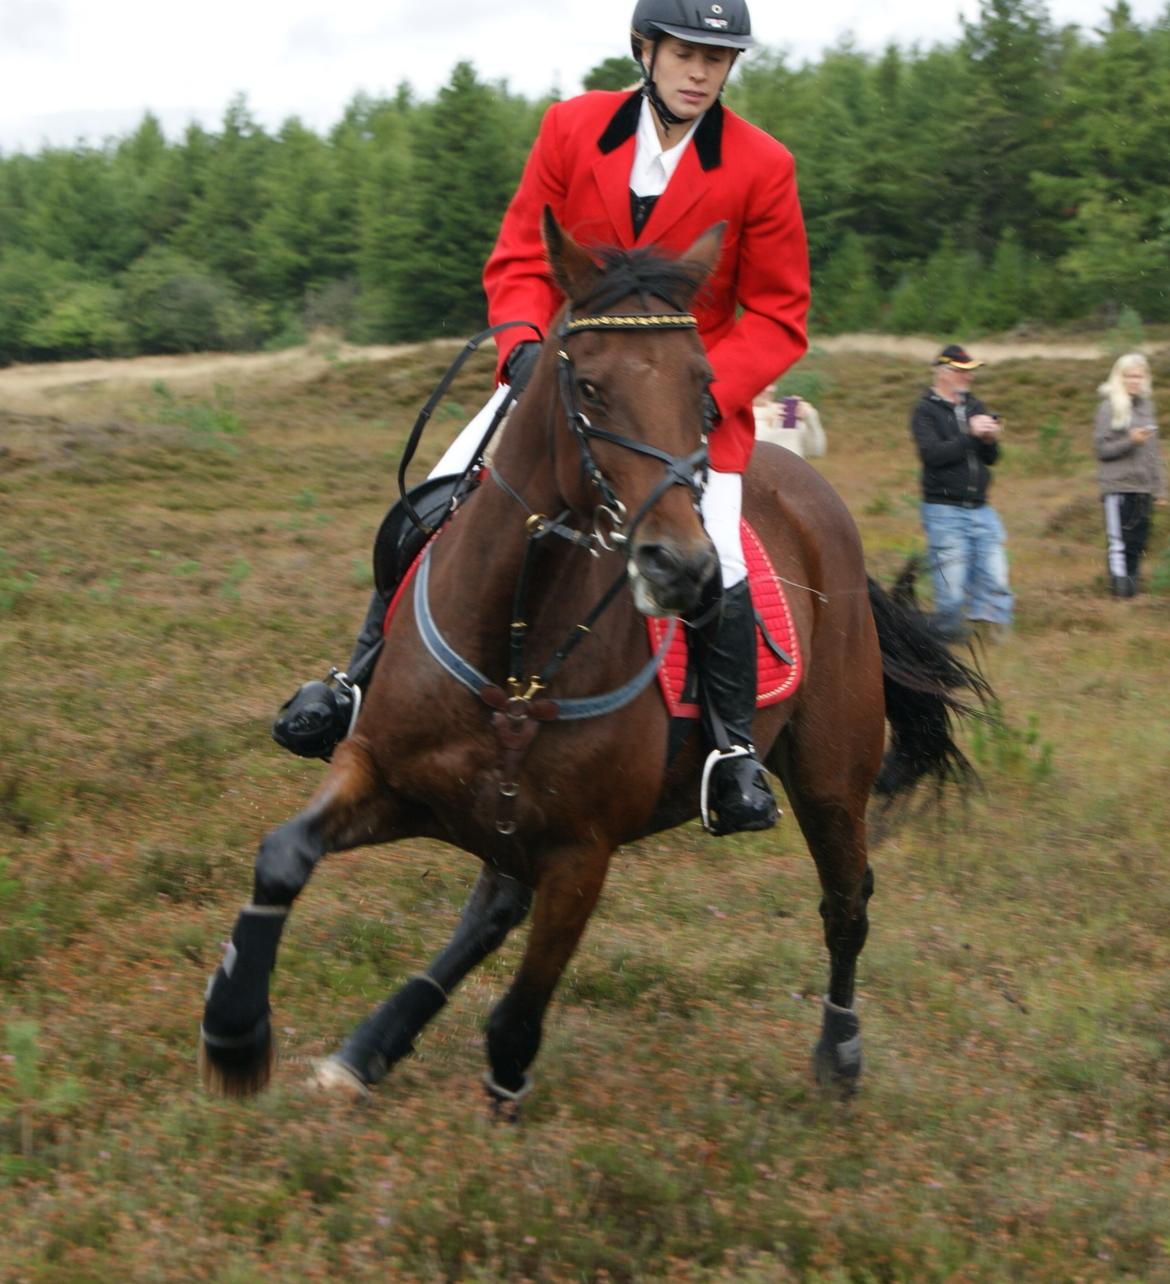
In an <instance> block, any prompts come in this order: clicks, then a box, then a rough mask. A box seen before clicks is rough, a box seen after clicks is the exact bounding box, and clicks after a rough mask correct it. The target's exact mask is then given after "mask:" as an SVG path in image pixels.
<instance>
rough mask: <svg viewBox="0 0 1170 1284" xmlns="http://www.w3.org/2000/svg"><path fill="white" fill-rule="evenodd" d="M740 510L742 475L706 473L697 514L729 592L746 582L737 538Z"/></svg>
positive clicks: (745, 569)
mask: <svg viewBox="0 0 1170 1284" xmlns="http://www.w3.org/2000/svg"><path fill="white" fill-rule="evenodd" d="M742 507H743V474H742V473H717V472H716V471H715V470H714V469H713V468H712V469H711V470H710V471H709V472H708V473H707V485H706V486H705V487H704V489H703V502H702V504H701V505H700V511H701V512H702V515H703V525H704V526H705V527H706V528H707V534H708V535H710V536H711V543H712V544H714V545H715V552H716V553H718V554H719V567H720V570H721V571H722V572H723V587H724V588H725V589H729V588H731V587H732V585H734V584H738V583H739V582H740V580H743V579H746V578H747V563H746V562H745V561H744V557H743V541H742V540H741V539H740V537H739V515H740V510H741V509H742Z"/></svg>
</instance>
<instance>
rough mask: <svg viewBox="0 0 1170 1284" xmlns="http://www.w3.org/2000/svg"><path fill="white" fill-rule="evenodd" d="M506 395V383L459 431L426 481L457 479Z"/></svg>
mask: <svg viewBox="0 0 1170 1284" xmlns="http://www.w3.org/2000/svg"><path fill="white" fill-rule="evenodd" d="M507 395H508V385H507V384H506V383H502V384H500V386H499V387H498V388H497V389H496V390H495V392H493V393H492V395H491V396H490V397H489V398H488V399H487V402H486V403H485V405H484V408H483V409H482V410H481V411H480V412H479V414H477V415H476V416H475V418H474V419H472V421H471V422H470V423H469V424H468V425H467V426H466V427H465V428H461V429H460V431H459V436H458V437H456V438H455V440H454V441H453V442H452V443H451V444H450V445H449V446H448V447H447V449H446V450H445V451H444V452H443V458H442V459H440V460H439V462H438V463H437V464H436V465H435V466H434V468H432V469H431V471H430V472H429V473H428V474H427V480H428V481H429V480H430V479H431V478H432V477H457V476H458V475H459V474H460V473H461V472H463V470H464V469H465V468H466V467H467V465H468V464H470V463H471V460H472V458H473V457H474V455H475V452H476V449H477V448H478V447H479V443H480V440H481V439H482V437H483V435H484V433H485V432H487V430H488V424H490V423H491V421H492V415H494V414H495V413H496V407H497V406H498V405H499V404H500V402H501V401H503V400H504V398H505V397H506V396H507Z"/></svg>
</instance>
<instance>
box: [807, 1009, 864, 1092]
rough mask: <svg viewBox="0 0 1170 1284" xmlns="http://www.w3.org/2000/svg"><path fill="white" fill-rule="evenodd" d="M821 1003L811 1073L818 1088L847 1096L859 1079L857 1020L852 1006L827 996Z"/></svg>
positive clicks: (859, 1030)
mask: <svg viewBox="0 0 1170 1284" xmlns="http://www.w3.org/2000/svg"><path fill="white" fill-rule="evenodd" d="M824 1006H825V1016H824V1023H823V1025H822V1027H821V1037H820V1039H819V1040H818V1041H817V1046H816V1047H815V1048H814V1049H813V1059H812V1068H813V1075H814V1076H815V1078H816V1081H817V1083H819V1084H820V1085H821V1087H822V1088H828V1089H832V1090H834V1091H837V1092H839V1093H840V1094H841V1095H842V1096H844V1097H849V1096H852V1095H853V1093H855V1092H856V1091H857V1086H858V1083H859V1082H860V1079H861V1022H860V1021H859V1020H858V1019H857V1013H856V1012H854V1011H853V1009H852V1008H840V1007H838V1006H837V1005H836V1004H835V1003H830V1001H829V1000H828V998H826V999H825V1001H824Z"/></svg>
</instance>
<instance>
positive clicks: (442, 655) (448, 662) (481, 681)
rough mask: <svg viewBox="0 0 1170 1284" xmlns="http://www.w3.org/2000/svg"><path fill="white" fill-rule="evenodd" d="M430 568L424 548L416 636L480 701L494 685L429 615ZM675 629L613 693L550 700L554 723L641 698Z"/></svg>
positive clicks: (416, 588) (596, 713)
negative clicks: (460, 652) (453, 645)
mask: <svg viewBox="0 0 1170 1284" xmlns="http://www.w3.org/2000/svg"><path fill="white" fill-rule="evenodd" d="M430 566H431V550H430V549H429V548H428V549H427V551H426V552H425V553H424V554H423V556H422V560H421V561H420V563H419V567H418V570H417V571H416V573H415V577H414V616H415V620H416V621H417V623H418V632H419V636H420V637H421V638H422V640H423V645H424V646H425V647H426V649H427V650H428V651H429V652H430V654H431V656H432V657H433V658H434V659H435V660H436V661H437V662H438V663H439V664H440V665H441V666H442V667H443V668H444V669H446V671H447V672H448V673H449V674H450V675H451V676H452V677H453V678H454V679H455V680H456V681H457V682H461V683H462V684H463V685H464V686H465V687H466V688H467V689H468V690H469V691H470V692H472V693H473V694H474V695H477V696H479V697H480V698H481V699H482V698H483V694H484V692H485V691H486V690H487V689H488V688H491V687H496V683H494V682H491V681H490V680H489V679H488V678H486V677H484V675H483V674H482V673H480V671H479V670H478V669H477V668H476V667H475V666H474V665H473V664H468V662H467V661H466V660H465V659H464V658H463V657H462V656H461V655H460V654H459V653H458V651H456V650H455V649H454V648H453V647H452V646H451V645H450V643H449V642H448V641H447V639H446V638H445V637H444V636H443V635H442V633H440V632H439V626H438V625H437V624H436V623H435V617H434V616H433V615H432V614H431V607H430V600H429V598H430V594H429V592H428V587H429V584H430ZM677 627H678V619H677V618H675V619H672V620H671V621H670V627H669V628H668V629H667V630H666V635H665V637H664V638H663V639H662V642H661V643H660V644H659V647H658V650H657V651H656V652H655V653H654V654H653V655H652V656H651V657H650V659H649V660H648V661H647V662H646V663H645V664H644V665H643V666H642V667H641V668H640V669H639V670H638V672H637V673H635V674H634V676H633V677H632V678H631V679H630V680H629V681H628V682H625V683H623V684H622V685H621V686H620V687H618V688H617V689H616V690H614V691H607V692H604V693H602V694H601V695H595V696H579V697H574V698H570V699H567V700H557V699H551V700H550V703H551V704H552V705H554V706H555V708H556V713H555V714H554V717H555V718H556V719H557V720H558V721H572V720H573V719H579V718H600V717H601V716H602V715H603V714H607V713H613V712H614V711H615V710H617V709H621V708H623V707H624V706H625V705H627V704H629V703H630V701H631V700H633V699H634V698H635V697H636V696H639V695H641V694H642V692H643V691H645V689H646V688H647V687H648V686H649V685H650V683H651V682H652V681H653V680H654V675H655V673H657V672H658V666H659V665H660V664H661V663H662V661H663V658H664V657H665V655H666V653H667V651H668V650H669V649H670V644H671V642H672V640H673V639H674V631H675V629H676V628H677ZM497 689H498V688H497ZM543 698H544V697H542V699H543Z"/></svg>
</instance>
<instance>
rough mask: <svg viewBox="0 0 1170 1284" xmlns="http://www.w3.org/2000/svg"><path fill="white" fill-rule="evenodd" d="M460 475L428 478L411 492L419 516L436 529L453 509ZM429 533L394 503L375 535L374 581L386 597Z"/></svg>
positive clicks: (395, 585) (407, 568) (411, 562)
mask: <svg viewBox="0 0 1170 1284" xmlns="http://www.w3.org/2000/svg"><path fill="white" fill-rule="evenodd" d="M460 480H461V479H460V478H459V477H458V476H454V477H429V478H428V479H427V480H426V481H424V482H422V483H420V484H419V485H418V486H415V487H413V488H412V489H411V490H410V491H409V492H408V493H409V495H410V502H411V503H412V504H413V505H414V509H415V511H416V512H417V513H418V515H419V517H420V518H422V520H423V521H424V522H425V523H426V524H427V525H428V526H430V527H431V528H432V530H437V529H438V528H439V527H440V526H442V525H443V523H444V522H445V521H446V520H447V517H448V516H449V515H450V512H451V500H452V499H453V498H454V496H455V492H456V490H457V489H458V486H459V482H460ZM429 538H430V536H429V535H428V534H427V533H425V532H424V531H420V530H419V528H418V527H417V526H416V525H415V524H414V522H412V521H411V520H410V518H409V517H408V516H407V514H406V509H405V508H404V507H403V506H402V505H401V504H394V505H393V506H392V507H391V509H390V511H389V512H388V513H387V514H386V516H385V517H384V518H383V519H382V525H381V526H379V527H378V534H377V535H376V536H375V537H374V584H375V585H376V586H377V589H378V592H379V593H380V594H381V595H382V597H383V598H387V597H389V596H390V594H391V593H392V592H393V591H394V590H395V589H396V588H397V587H398V585H399V584H401V583H402V581H403V580H404V579H405V578H406V573H407V571H409V570H410V568H411V565H412V564H413V562H414V560H415V558H416V557H418V555H419V553H421V552H422V550H423V546H424V545H425V544H426V542H427V540H428V539H429Z"/></svg>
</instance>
